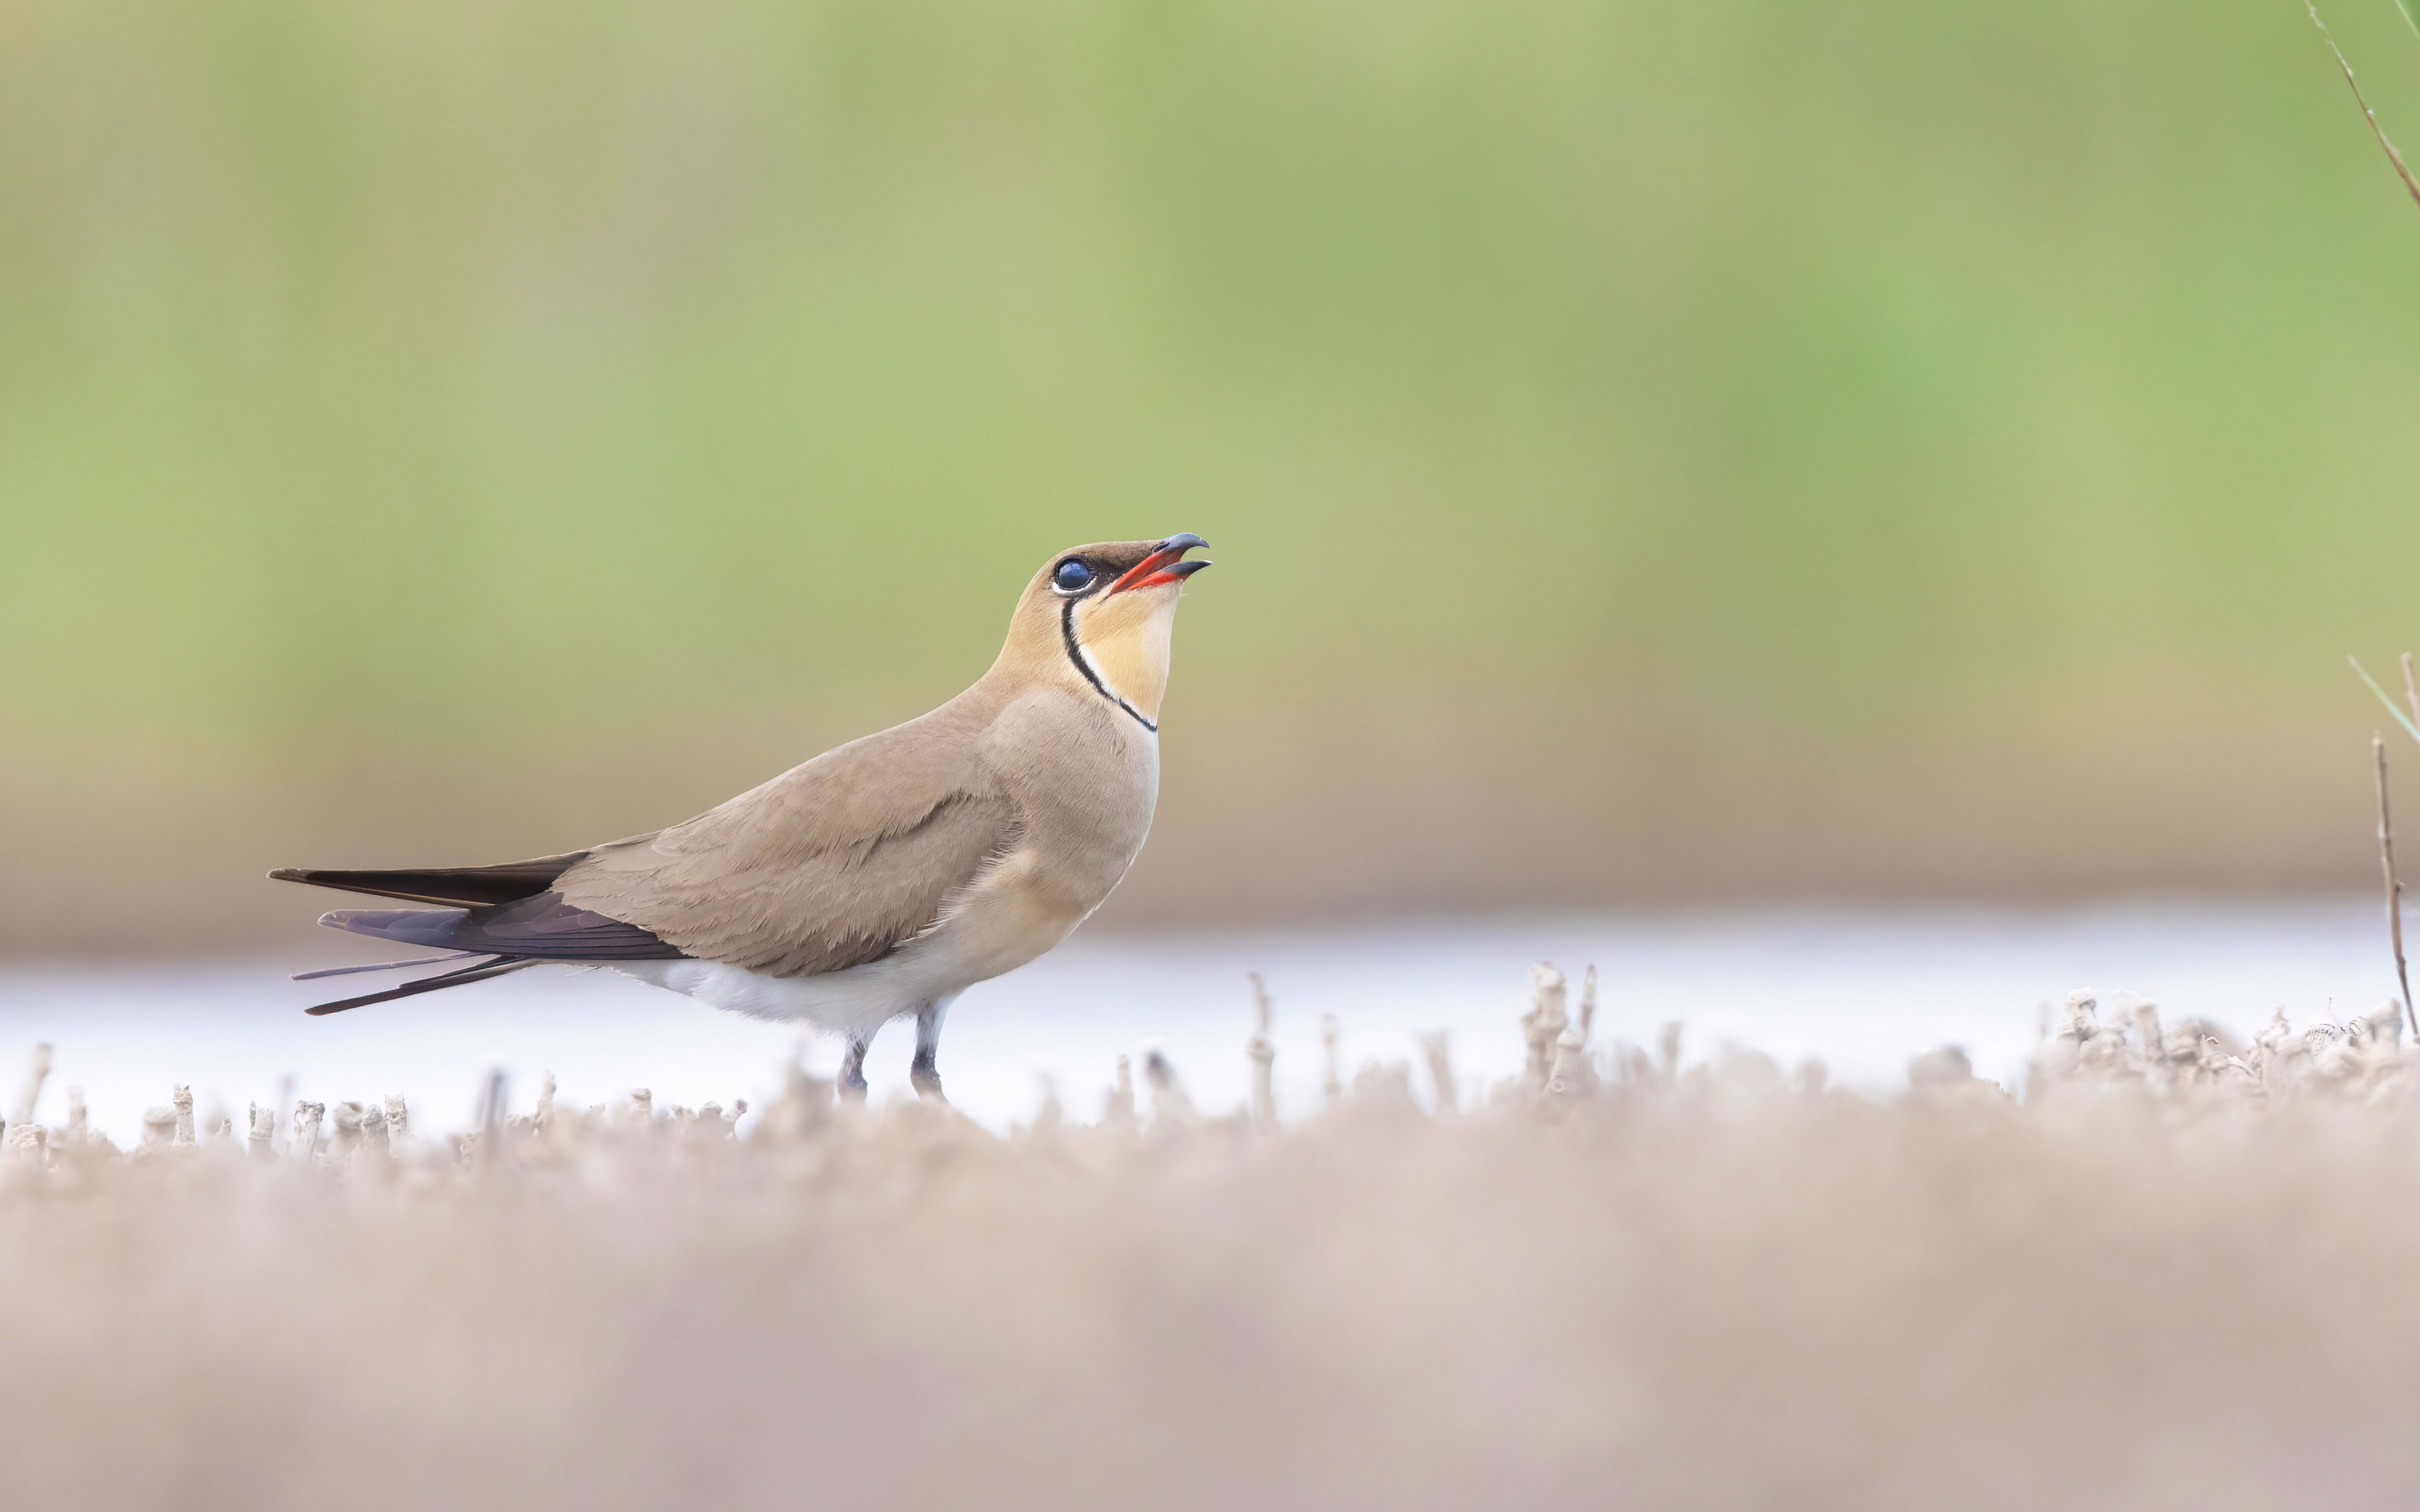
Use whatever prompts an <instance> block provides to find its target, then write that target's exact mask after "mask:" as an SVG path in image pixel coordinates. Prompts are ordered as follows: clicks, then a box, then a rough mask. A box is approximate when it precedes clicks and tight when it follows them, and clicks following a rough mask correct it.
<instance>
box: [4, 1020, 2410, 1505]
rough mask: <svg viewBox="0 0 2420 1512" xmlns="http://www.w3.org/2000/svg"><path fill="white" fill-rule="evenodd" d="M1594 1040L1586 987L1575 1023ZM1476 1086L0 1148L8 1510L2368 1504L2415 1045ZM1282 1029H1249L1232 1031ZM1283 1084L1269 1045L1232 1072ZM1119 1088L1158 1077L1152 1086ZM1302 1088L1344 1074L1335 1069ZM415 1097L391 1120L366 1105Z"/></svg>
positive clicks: (1737, 1068) (28, 1128) (1376, 1073)
mask: <svg viewBox="0 0 2420 1512" xmlns="http://www.w3.org/2000/svg"><path fill="white" fill-rule="evenodd" d="M1575 1018H1576V1020H1577V1022H1573V1020H1574V1019H1575ZM1586 1020H1587V1014H1586V1011H1585V1010H1584V1009H1582V1010H1581V1011H1577V1012H1576V1013H1567V1012H1566V1011H1565V1008H1564V999H1563V995H1562V993H1561V990H1560V983H1559V979H1553V978H1550V977H1548V978H1542V985H1541V991H1540V993H1539V996H1538V1002H1537V1006H1536V1007H1535V1008H1534V1009H1533V1011H1532V1013H1531V1015H1530V1017H1529V1019H1528V1020H1527V1021H1525V1026H1524V1027H1525V1029H1526V1031H1527V1033H1528V1039H1529V1045H1530V1057H1529V1068H1528V1072H1527V1073H1526V1074H1525V1075H1524V1076H1523V1077H1522V1078H1521V1079H1520V1080H1519V1081H1518V1082H1515V1083H1512V1084H1508V1085H1506V1086H1504V1087H1500V1088H1495V1089H1494V1090H1493V1091H1492V1092H1491V1093H1489V1094H1487V1095H1485V1096H1483V1097H1481V1098H1478V1099H1475V1100H1474V1099H1471V1098H1468V1097H1465V1098H1464V1099H1462V1101H1463V1102H1464V1103H1466V1104H1467V1103H1471V1102H1473V1101H1476V1102H1478V1103H1481V1104H1482V1105H1479V1106H1469V1105H1466V1106H1464V1107H1463V1108H1462V1109H1460V1110H1459V1111H1456V1110H1454V1109H1452V1108H1450V1107H1440V1106H1436V1105H1435V1104H1434V1103H1431V1105H1428V1106H1423V1105H1422V1103H1420V1102H1419V1101H1416V1099H1415V1096H1414V1088H1415V1085H1416V1084H1418V1085H1420V1086H1422V1087H1423V1088H1427V1087H1445V1088H1451V1087H1453V1085H1454V1078H1453V1076H1452V1075H1451V1073H1450V1069H1444V1070H1441V1066H1442V1062H1443V1060H1444V1047H1442V1046H1438V1047H1436V1060H1437V1062H1438V1063H1439V1064H1438V1065H1434V1066H1432V1068H1431V1069H1430V1070H1429V1072H1428V1073H1427V1075H1426V1076H1424V1077H1421V1078H1415V1077H1414V1076H1413V1075H1412V1074H1411V1073H1410V1072H1408V1070H1406V1069H1404V1068H1401V1067H1387V1066H1373V1067H1370V1068H1366V1069H1365V1070H1364V1071H1363V1072H1361V1073H1360V1074H1358V1075H1357V1076H1355V1077H1354V1078H1352V1085H1351V1086H1350V1087H1349V1088H1348V1087H1338V1088H1334V1089H1333V1090H1332V1091H1331V1093H1330V1103H1329V1105H1328V1106H1327V1107H1326V1109H1325V1110H1324V1111H1323V1112H1321V1113H1319V1114H1318V1116H1316V1117H1313V1118H1311V1119H1305V1120H1301V1121H1300V1122H1298V1123H1296V1124H1295V1125H1293V1126H1291V1127H1287V1128H1284V1129H1282V1130H1280V1129H1279V1128H1277V1127H1276V1126H1275V1125H1274V1124H1273V1122H1272V1120H1271V1118H1270V1114H1271V1112H1272V1111H1273V1110H1272V1109H1270V1108H1269V1107H1268V1106H1267V1105H1266V1103H1265V1100H1264V1099H1263V1098H1261V1097H1259V1096H1258V1095H1256V1097H1255V1105H1254V1106H1253V1107H1251V1108H1248V1109H1246V1110H1243V1111H1240V1112H1238V1113H1236V1114H1234V1115H1232V1116H1226V1117H1205V1116H1203V1115H1202V1113H1201V1112H1198V1111H1196V1110H1195V1109H1194V1108H1193V1107H1192V1106H1191V1105H1190V1103H1189V1102H1188V1100H1187V1098H1186V1097H1185V1095H1184V1093H1183V1090H1182V1088H1181V1087H1180V1086H1179V1085H1178V1084H1177V1083H1176V1082H1175V1081H1174V1080H1173V1078H1172V1075H1171V1074H1168V1073H1164V1072H1163V1073H1158V1074H1155V1075H1154V1077H1153V1078H1151V1079H1153V1080H1155V1081H1156V1082H1157V1083H1159V1085H1158V1086H1157V1087H1156V1089H1155V1092H1154V1095H1152V1096H1151V1099H1150V1102H1151V1106H1150V1109H1149V1114H1148V1118H1147V1119H1143V1120H1139V1119H1138V1117H1137V1114H1136V1110H1135V1105H1134V1103H1135V1097H1134V1093H1133V1092H1132V1091H1131V1090H1130V1089H1129V1090H1125V1091H1122V1092H1117V1093H1113V1094H1112V1096H1111V1098H1110V1100H1109V1106H1108V1108H1107V1111H1106V1113H1105V1116H1104V1117H1103V1119H1101V1121H1100V1122H1099V1123H1098V1124H1097V1125H1093V1126H1077V1125H1072V1124H1069V1123H1067V1122H1064V1121H1063V1120H1062V1119H1059V1118H1058V1117H1057V1116H1056V1115H1055V1110H1052V1109H1048V1108H1046V1109H1045V1111H1044V1113H1043V1115H1042V1116H1041V1117H1040V1118H1039V1119H1037V1120H1036V1121H1035V1122H1034V1123H1033V1124H1032V1126H1030V1127H1027V1128H1024V1129H1021V1130H1020V1131H1018V1132H1017V1133H1016V1134H1013V1135H1011V1136H1009V1137H1006V1138H1000V1137H995V1136H992V1135H989V1134H985V1133H983V1132H981V1131H979V1130H977V1129H975V1128H972V1127H971V1126H970V1125H968V1124H966V1123H965V1122H963V1121H961V1120H958V1119H954V1118H953V1117H951V1116H950V1115H948V1114H947V1113H944V1112H939V1111H937V1110H935V1109H933V1108H930V1107H925V1106H920V1105H914V1104H907V1105H902V1106H896V1107H893V1108H891V1109H889V1110H886V1111H881V1112H876V1113H870V1114H869V1113H865V1112H861V1111H858V1110H853V1109H847V1108H841V1109H835V1108H834V1107H833V1106H832V1105H831V1103H830V1097H829V1091H828V1089H827V1088H822V1087H819V1086H816V1085H814V1084H812V1083H809V1082H807V1081H806V1080H805V1079H804V1078H803V1077H801V1078H798V1079H797V1080H795V1081H794V1083H793V1086H792V1088H791V1089H790V1092H789V1093H788V1095H787V1096H785V1097H784V1098H783V1100H782V1101H781V1102H780V1103H777V1104H776V1105H775V1106H773V1107H772V1108H769V1109H767V1110H765V1111H764V1112H763V1114H762V1115H761V1117H760V1118H759V1119H756V1120H754V1122H753V1126H752V1128H751V1130H750V1132H749V1134H747V1136H746V1137H735V1134H734V1130H733V1127H732V1125H731V1123H730V1122H729V1120H728V1119H727V1116H726V1115H724V1114H723V1113H722V1112H721V1110H719V1109H718V1110H707V1111H705V1112H702V1113H690V1112H688V1111H686V1110H678V1111H675V1112H674V1113H673V1114H672V1115H671V1116H669V1117H667V1116H663V1115H661V1114H659V1112H657V1111H656V1110H652V1109H650V1108H649V1107H647V1106H646V1105H645V1104H644V1103H639V1102H635V1101H634V1103H632V1105H630V1106H628V1107H624V1108H607V1109H592V1110H588V1111H585V1112H575V1111H571V1110H567V1109H561V1108H551V1107H546V1106H543V1105H542V1106H541V1107H540V1108H539V1109H538V1111H537V1112H536V1113H535V1115H534V1116H527V1117H510V1118H508V1117H504V1116H503V1113H502V1110H501V1109H497V1110H495V1111H496V1114H497V1116H496V1117H495V1118H493V1119H491V1120H490V1121H489V1125H488V1127H487V1128H486V1129H485V1130H484V1131H482V1132H480V1133H477V1134H472V1135H468V1136H464V1137H461V1138H458V1139H452V1140H430V1139H427V1138H424V1137H420V1136H417V1135H415V1134H412V1133H411V1130H410V1128H409V1125H408V1123H406V1124H403V1125H401V1126H398V1125H397V1124H396V1123H394V1122H391V1121H390V1119H388V1117H387V1112H386V1110H385V1109H383V1108H377V1107H368V1108H364V1107H358V1106H355V1107H346V1108H339V1109H338V1110H336V1113H337V1115H338V1117H337V1118H335V1119H334V1120H333V1122H332V1124H331V1125H330V1126H327V1127H323V1126H322V1124H321V1120H320V1114H321V1113H322V1112H324V1111H325V1110H322V1109H318V1108H316V1107H306V1108H305V1109H304V1110H303V1114H302V1119H300V1120H299V1122H298V1124H296V1125H288V1126H286V1127H282V1128H280V1127H272V1126H273V1125H277V1124H280V1123H281V1122H282V1120H278V1119H271V1118H269V1117H267V1114H268V1110H266V1109H264V1110H261V1112H262V1115H263V1117H262V1118H261V1119H260V1120H259V1124H258V1130H257V1135H256V1139H255V1140H254V1141H253V1146H254V1148H253V1149H251V1150H250V1151H249V1152H247V1149H246V1148H245V1141H244V1138H243V1132H242V1131H240V1130H225V1131H220V1132H213V1131H209V1130H201V1131H196V1130H194V1128H193V1127H192V1125H191V1121H190V1112H189V1111H187V1110H179V1109H176V1108H173V1107H172V1108H170V1109H167V1110H163V1114H162V1115H161V1117H160V1119H159V1120H158V1123H157V1126H156V1128H155V1129H154V1130H153V1131H152V1134H150V1135H149V1136H147V1140H146V1143H145V1147H144V1148H143V1149H139V1150H136V1151H133V1152H132V1153H128V1154H119V1153H117V1152H116V1151H114V1150H111V1149H104V1148H102V1147H101V1146H99V1145H97V1144H95V1143H93V1142H92V1141H91V1139H90V1138H89V1137H88V1136H85V1135H82V1134H78V1133H77V1132H76V1131H74V1130H72V1129H70V1128H55V1129H42V1128H39V1127H38V1126H36V1125H32V1124H26V1125H23V1126H21V1127H20V1128H18V1129H15V1130H12V1131H11V1133H10V1135H9V1137H8V1143H7V1147H6V1149H7V1156H8V1158H7V1161H6V1164H5V1165H0V1172H5V1176H6V1182H5V1191H0V1237H5V1245H6V1248H7V1250H8V1254H9V1255H10V1257H11V1262H10V1264H9V1265H8V1267H7V1268H6V1269H5V1270H0V1351H5V1355H6V1358H7V1359H8V1361H9V1374H10V1381H11V1389H10V1391H9V1393H8V1407H7V1410H6V1411H5V1412H0V1462H5V1463H6V1464H7V1465H8V1482H9V1487H10V1490H11V1493H12V1495H13V1496H14V1497H15V1498H16V1499H18V1500H19V1501H22V1502H23V1504H28V1505H33V1504H42V1505H53V1504H55V1505H70V1504H71V1505H76V1506H82V1507H95V1508H102V1507H121V1506H122V1507H156V1506H161V1505H170V1504H177V1505H194V1506H215V1505H243V1506H247V1507H262V1508H279V1507H295V1508H301V1507H305V1506H311V1507H318V1506H325V1505H330V1504H342V1505H346V1506H349V1507H373V1508H375V1507H401V1506H430V1505H449V1506H455V1505H477V1506H534V1505H580V1506H593V1507H599V1508H611V1507H621V1506H630V1507H643V1506H664V1505H671V1504H684V1505H696V1504H759V1503H767V1502H771V1501H775V1500H783V1501H789V1500H796V1499H798V1498H800V1497H806V1498H809V1499H811V1500H813V1501H814V1502H815V1503H816V1504H834V1505H945V1504H967V1505H983V1506H1032V1507H1054V1508H1060V1507H1084V1506H1103V1507H1110V1506H1121V1507H1122V1506H1134V1505H1152V1506H1186V1507H1204V1508H1208V1507H1233V1506H1245V1505H1249V1506H1303V1507H1312V1506H1336V1505H1371V1504H1381V1503H1383V1504H1391V1505H1415V1506H1471V1505H1481V1504H1519V1505H1524V1506H1559V1505H1570V1506H1602V1505H1605V1504H1606V1503H1607V1500H1608V1498H1612V1499H1618V1500H1624V1501H1631V1502H1637V1503H1639V1504H1653V1505H1665V1506H1744V1505H1789V1506H1800V1507H1804V1506H1855V1507H1863V1508H1873V1507H1909V1508H1917V1507H1924V1508H1930V1507H1938V1506H1944V1505H1958V1506H1962V1507H1988V1508H2000V1507H2005V1508H2010V1509H2020V1508H2021V1509H2024V1512H2038V1509H2040V1508H2041V1507H2045V1506H2074V1505H2086V1504H2091V1505H2128V1506H2148V1505H2161V1506H2194V1507H2200V1508H2234V1507H2273V1506H2283V1505H2293V1506H2299V1507H2314V1506H2356V1505H2375V1504H2384V1503H2386V1502H2387V1501H2389V1500H2391V1499H2392V1497H2393V1495H2394V1494H2395V1493H2396V1491H2397V1489H2398V1488H2407V1487H2408V1486H2409V1485H2410V1484H2412V1479H2413V1477H2414V1476H2415V1475H2420V1447H2415V1445H2414V1444H2413V1442H2412V1438H2411V1436H2410V1435H2409V1434H2408V1432H2406V1431H2405V1428H2406V1426H2407V1425H2406V1417H2407V1415H2408V1414H2407V1413H2406V1412H2404V1411H2403V1408H2404V1404H2406V1403H2408V1401H2409V1400H2410V1398H2411V1391H2410V1383H2409V1371H2410V1363H2409V1351H2408V1350H2406V1349H2405V1348H2404V1342H2405V1341H2406V1340H2408V1339H2409V1338H2410V1337H2411V1336H2412V1334H2413V1332H2414V1330H2415V1328H2420V1301H2415V1300H2412V1299H2413V1298H2414V1296H2415V1293H2414V1292H2413V1289H2412V1287H2411V1286H2410V1285H2409V1284H2408V1283H2409V1279H2410V1276H2411V1274H2412V1270H2413V1267H2414V1265H2415V1264H2420V1211H2415V1209H2414V1208H2413V1206H2412V1204H2411V1203H2409V1202H2406V1201H2401V1200H2398V1199H2397V1198H2395V1197H2394V1196H2393V1194H2395V1193H2398V1192H2402V1191H2406V1190H2409V1188H2410V1187H2411V1185H2412V1181H2413V1180H2415V1179H2420V1137H2415V1136H2420V1099H2415V1093H2420V1054H2414V1053H2413V1052H2411V1051H2408V1050H2405V1049H2404V1048H2403V1047H2402V1046H2401V1044H2400V1042H2399V1041H2398V1037H2397V1031H2396V1026H2395V1021H2394V1019H2393V1017H2392V1015H2391V1014H2390V1015H2381V1017H2380V1019H2379V1020H2378V1021H2377V1022H2376V1023H2371V1022H2368V1021H2356V1022H2354V1023H2353V1024H2351V1025H2350V1026H2344V1027H2341V1028H2339V1027H2335V1026H2321V1027H2317V1028H2313V1029H2310V1030H2308V1031H2306V1032H2304V1033H2302V1034H2295V1033H2292V1032H2290V1031H2289V1030H2288V1028H2287V1027H2286V1026H2284V1025H2283V1024H2282V1023H2281V1024H2278V1025H2275V1026H2272V1028H2271V1029H2269V1030H2268V1031H2266V1032H2264V1033H2263V1034H2262V1035H2260V1036H2259V1037H2258V1038H2257V1040H2256V1041H2253V1042H2252V1043H2250V1044H2248V1045H2242V1044H2235V1043H2232V1042H2230V1041H2226V1040H2225V1039H2224V1038H2223V1037H2221V1036H2218V1035H2217V1034H2215V1033H2214V1032H2213V1031H2211V1029H2210V1027H2209V1026H2202V1025H2197V1024H2191V1023H2188V1024H2184V1025H2179V1026H2167V1027H2165V1028H2163V1027H2162V1026H2160V1025H2159V1024H2158V1022H2157V1017H2156V1014H2155V1013H2154V1012H2153V1011H2151V1010H2150V1009H2149V1008H2148V1007H2147V1006H2144V1007H2132V1008H2126V1009H2122V1010H2121V1009H2116V1008H2111V1009H2107V1010H2103V1009H2100V1008H2098V1007H2097V1006H2096V1005H2095V1004H2094V1003H2092V1002H2091V1001H2090V1000H2089V999H2088V998H2085V997H2082V996H2081V995H2079V996H2078V997H2076V998H2073V999H2071V1001H2070V1004H2069V1007H2068V1009H2067V1011H2066V1012H2065V1014H2064V1022H2063V1023H2062V1024H2061V1025H2060V1026H2058V1028H2057V1032H2056V1033H2055V1035H2053V1036H2051V1037H2050V1038H2048V1039H2047V1040H2046V1041H2045V1042H2044V1044H2043V1046H2042V1049H2041V1052H2040V1056H2039V1057H2038V1060H2037V1063H2036V1066H2035V1068H2034V1073H2033V1078H2032V1083H2031V1086H2030V1087H2029V1088H2028V1091H2027V1095H2026V1097H2025V1099H2024V1101H2023V1102H2022V1103H2019V1102H2017V1101H2015V1100H2013V1099H2011V1098H2010V1097H2009V1095H2007V1094H2006V1093H2004V1092H2003V1091H2002V1090H2001V1089H1999V1088H1996V1087H1994V1086H1992V1085H1991V1084H1988V1083H1982V1082H1977V1081H1974V1080H1972V1079H1970V1078H1969V1077H1967V1075H1966V1074H1965V1068H1964V1063H1963V1060H1962V1057H1959V1056H1957V1055H1956V1054H1955V1053H1951V1052H1944V1053H1942V1054H1939V1055H1936V1056H1932V1057H1926V1058H1925V1059H1924V1060H1922V1061H1920V1062H1919V1063H1918V1064H1917V1065H1916V1066H1915V1067H1914V1068H1912V1079H1913V1083H1914V1086H1913V1088H1912V1090H1911V1091H1910V1092H1909V1093H1908V1095H1907V1096H1905V1097H1904V1098H1902V1099H1900V1100H1897V1101H1893V1102H1887V1103H1882V1102H1875V1101H1871V1100H1869V1099H1866V1098H1862V1097H1858V1096H1855V1095H1853V1094H1850V1093H1845V1092H1841V1091H1838V1090H1827V1089H1826V1088H1825V1087H1824V1086H1823V1077H1822V1074H1821V1072H1820V1068H1816V1067H1813V1066H1808V1067H1804V1068H1800V1069H1798V1070H1796V1071H1791V1072H1785V1071H1784V1070H1782V1069H1781V1068H1778V1067H1776V1066H1775V1065H1774V1064H1773V1063H1771V1062H1770V1061H1767V1060H1765V1059H1763V1058H1762V1057H1756V1056H1752V1055H1736V1056H1732V1057H1730V1058H1728V1059H1726V1060H1725V1061H1723V1062H1721V1063H1719V1064H1716V1065H1714V1066H1710V1067H1707V1068H1703V1069H1699V1070H1694V1071H1689V1072H1679V1071H1677V1070H1676V1061H1675V1059H1674V1057H1673V1054H1672V1051H1671V1049H1670V1046H1669V1041H1668V1042H1667V1043H1666V1044H1664V1045H1659V1046H1657V1047H1655V1048H1654V1049H1653V1050H1652V1051H1650V1050H1640V1049H1637V1048H1633V1047H1627V1046H1621V1045H1614V1046H1610V1047H1606V1048H1603V1049H1600V1048H1598V1047H1597V1046H1595V1045H1593V1044H1591V1043H1590V1037H1589V1032H1588V1028H1587V1025H1586ZM1262 1043H1264V1041H1257V1042H1256V1043H1255V1046H1254V1047H1253V1048H1254V1050H1255V1051H1256V1052H1257V1051H1258V1050H1259V1049H1260V1046H1261V1044H1262ZM1259 1064H1260V1066H1261V1067H1262V1068H1265V1065H1266V1062H1265V1058H1264V1057H1262V1058H1260V1059H1259ZM1156 1070H1157V1069H1156ZM1340 1079H1341V1078H1340ZM397 1111H399V1112H400V1111H402V1110H397Z"/></svg>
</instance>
